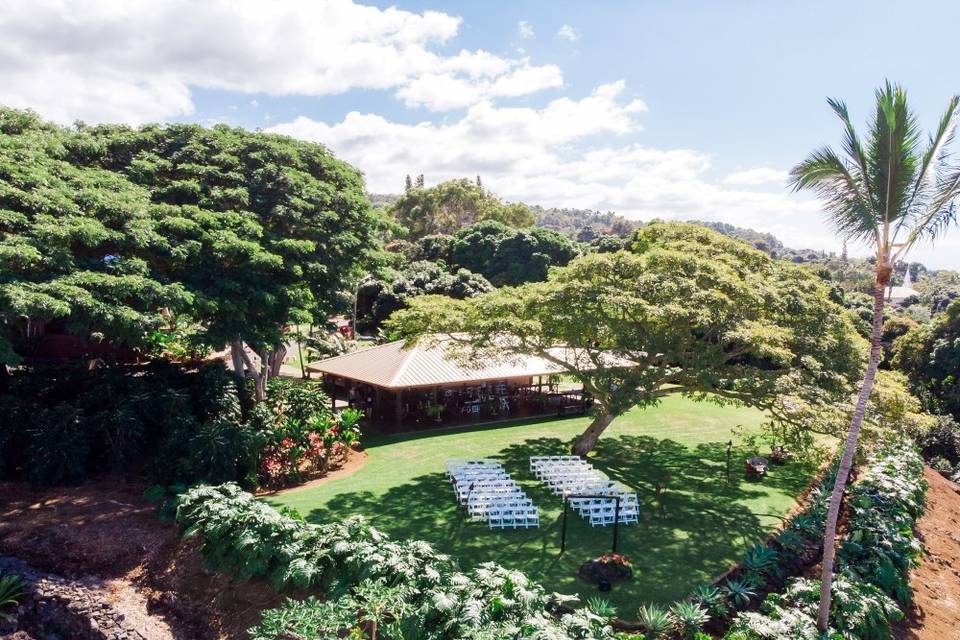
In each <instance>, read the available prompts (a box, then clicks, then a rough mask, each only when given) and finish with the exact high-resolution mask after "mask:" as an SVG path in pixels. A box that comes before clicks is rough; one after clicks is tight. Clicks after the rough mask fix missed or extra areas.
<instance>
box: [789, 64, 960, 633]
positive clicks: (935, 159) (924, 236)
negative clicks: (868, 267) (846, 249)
mask: <svg viewBox="0 0 960 640" xmlns="http://www.w3.org/2000/svg"><path fill="white" fill-rule="evenodd" d="M876 98H877V110H876V115H875V116H874V119H873V120H872V121H871V122H870V123H869V130H868V131H867V138H866V140H865V142H866V146H864V144H863V143H862V142H861V140H860V138H859V137H858V136H857V132H856V130H855V129H854V127H853V125H852V124H851V123H850V117H849V115H848V113H847V107H846V105H845V104H844V103H843V102H840V101H839V100H832V99H828V100H827V102H828V103H829V105H830V107H831V108H832V109H833V111H834V112H835V113H836V114H837V116H839V118H840V121H841V122H842V123H843V126H844V129H845V130H844V139H843V153H842V154H838V153H837V152H835V151H834V150H833V149H831V148H829V147H823V148H821V149H818V150H817V151H814V152H813V153H812V154H810V156H809V157H808V158H807V159H806V160H804V161H803V162H801V163H800V164H798V165H797V166H796V167H794V168H793V169H792V170H791V172H790V176H791V183H792V186H793V188H794V190H800V189H811V190H812V191H814V192H815V193H816V194H817V196H819V198H820V199H821V200H822V202H823V207H824V210H825V211H826V213H827V215H828V217H829V219H830V222H831V223H832V224H833V226H834V227H835V228H836V231H837V234H838V235H839V236H840V237H841V238H842V239H843V240H844V241H848V240H850V241H859V242H865V243H867V244H868V245H870V247H871V249H872V250H873V251H875V252H876V266H875V269H874V271H875V283H874V293H873V298H874V303H873V334H872V336H871V340H870V360H869V362H868V364H867V370H866V373H864V376H863V384H862V386H861V388H860V394H859V397H858V399H857V404H856V407H855V410H854V413H853V418H852V420H851V422H850V431H849V433H848V434H847V439H846V444H845V445H844V450H843V457H842V458H841V459H840V466H839V469H838V472H837V481H836V484H834V487H833V494H832V495H831V497H830V510H829V513H828V515H827V525H826V531H825V532H824V539H823V576H822V591H821V597H820V613H819V617H818V621H817V623H818V626H819V627H820V629H821V630H826V629H827V624H828V619H829V615H830V590H831V586H832V583H833V563H834V556H835V551H836V549H835V537H836V532H837V517H838V515H839V513H840V503H841V499H842V496H843V491H844V488H845V486H846V483H847V478H848V477H849V475H850V468H851V467H852V465H853V458H854V453H855V452H856V448H857V438H858V437H859V435H860V427H861V425H862V424H863V418H864V414H865V413H866V408H867V400H868V399H869V397H870V392H871V390H872V389H873V382H874V377H875V376H876V373H877V365H878V364H879V360H880V353H881V350H880V335H881V331H882V329H883V305H884V291H885V288H886V286H887V284H888V283H889V282H890V277H891V275H892V273H893V265H894V264H895V263H896V261H897V260H901V259H903V257H904V256H905V255H906V253H907V252H908V251H910V249H911V248H912V247H913V246H914V245H916V244H917V243H918V242H921V241H924V242H926V241H933V240H935V239H936V238H937V237H939V236H940V235H941V234H943V232H944V231H946V230H947V228H948V227H950V226H951V225H953V224H955V223H956V221H957V204H958V203H957V200H958V196H960V167H958V166H956V165H953V164H951V163H950V157H949V153H948V147H949V145H950V142H951V140H952V139H953V132H954V124H955V119H956V117H957V105H958V101H960V98H958V96H953V97H952V98H950V101H949V103H948V104H947V110H946V112H944V114H943V116H942V117H941V118H940V123H939V126H938V127H937V131H936V133H935V134H934V135H933V136H932V137H930V139H929V141H928V142H926V143H925V144H924V143H923V142H922V141H921V136H920V131H919V128H918V125H917V119H916V116H915V115H914V113H913V112H912V111H911V110H910V108H909V107H908V106H907V95H906V92H905V91H904V90H903V89H902V88H901V87H900V86H897V85H892V84H891V83H890V82H889V81H887V83H886V85H885V86H884V87H883V88H881V89H878V90H877V92H876Z"/></svg>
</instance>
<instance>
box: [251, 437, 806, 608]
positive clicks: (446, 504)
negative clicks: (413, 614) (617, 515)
mask: <svg viewBox="0 0 960 640" xmlns="http://www.w3.org/2000/svg"><path fill="white" fill-rule="evenodd" d="M567 423H569V424H567ZM582 423H583V421H582V420H580V421H577V420H569V421H555V422H554V423H552V424H538V425H527V426H526V427H524V428H516V427H514V428H513V429H512V432H511V429H503V430H501V431H500V432H498V431H497V430H496V428H491V429H490V430H486V431H485V432H480V433H472V432H471V433H461V432H459V431H455V432H448V433H445V434H442V436H435V437H434V438H430V436H429V434H411V435H410V436H409V437H408V438H402V437H391V438H389V439H386V438H385V439H383V440H379V439H378V440H377V441H375V443H374V445H373V447H372V448H371V449H368V451H369V452H370V455H371V457H372V458H377V457H381V456H382V457H381V461H382V464H380V465H376V464H374V465H370V466H368V467H365V468H364V469H362V470H361V471H360V472H359V473H358V474H356V476H355V477H356V478H357V479H358V482H356V483H355V484H354V487H353V488H351V487H350V486H349V483H348V484H347V485H342V486H340V487H334V488H330V487H320V488H319V490H318V491H304V492H292V493H290V494H287V495H285V496H281V497H278V499H271V500H270V502H272V503H275V504H289V505H291V506H294V507H296V508H297V509H299V510H300V512H301V513H302V514H303V515H304V516H305V517H306V518H307V519H308V520H310V521H313V522H329V521H333V520H337V519H341V518H344V517H347V516H349V515H352V514H355V513H360V514H363V515H366V516H368V517H369V518H370V519H371V520H372V521H373V523H374V524H375V525H376V526H378V527H379V528H381V529H383V530H384V531H386V532H388V533H389V534H391V535H392V536H395V537H398V538H417V539H423V540H428V541H430V542H431V543H433V544H434V545H435V546H436V547H437V548H438V549H440V550H441V551H444V552H446V553H450V554H451V555H453V556H454V557H456V558H457V559H458V560H459V562H460V564H461V566H464V567H470V566H473V565H476V564H478V563H480V562H485V561H495V562H499V563H501V564H503V565H505V566H508V567H511V568H516V569H520V570H523V571H524V572H526V573H527V574H528V575H530V576H531V577H533V578H534V579H536V580H539V581H540V582H542V583H543V584H544V585H545V586H547V588H549V589H552V590H556V591H561V592H567V593H579V594H581V595H582V596H584V597H585V598H586V597H589V596H591V595H594V594H595V593H596V592H595V590H594V587H593V586H591V585H588V584H587V583H585V582H582V581H581V580H579V578H577V575H576V574H577V568H578V567H579V565H580V564H581V563H582V562H583V561H585V560H587V559H589V558H591V557H594V556H597V555H599V554H601V553H604V552H607V551H610V547H611V541H612V533H613V529H612V527H596V528H591V527H590V526H589V524H588V523H587V522H586V521H585V520H583V519H581V518H580V517H579V516H577V515H576V513H575V512H572V511H571V513H570V517H569V519H568V538H567V552H566V554H565V555H564V556H563V557H560V556H559V545H560V529H561V524H560V518H561V513H562V508H561V502H560V499H559V498H558V497H557V496H554V495H553V494H552V493H550V492H549V491H548V490H547V489H546V487H544V486H543V485H541V484H539V483H538V482H537V481H536V480H535V479H534V478H533V477H532V475H531V474H530V472H529V461H528V460H529V457H530V456H533V455H547V454H560V453H566V452H567V451H568V448H569V438H566V437H561V436H566V435H567V433H569V434H571V437H572V435H573V434H575V433H577V432H578V431H579V429H580V428H581V427H580V425H581V424H582ZM626 426H627V427H628V428H627V429H619V431H634V429H631V428H629V426H630V425H629V424H627V425H626ZM537 427H539V428H537ZM636 430H639V429H636ZM650 430H652V431H656V429H650ZM550 431H558V432H560V433H558V434H557V436H552V435H544V432H546V433H549V432H550ZM682 433H683V432H682V431H677V437H676V438H657V437H653V436H651V435H640V434H634V433H621V434H620V435H615V436H608V437H606V438H603V439H601V441H600V443H599V445H598V447H597V450H596V452H595V454H594V455H593V456H592V457H591V462H592V463H593V464H594V465H595V466H596V467H597V468H599V469H600V470H602V471H603V472H604V473H606V474H607V475H609V476H610V477H611V478H613V479H615V480H618V481H620V482H622V483H624V484H625V485H627V486H630V487H633V488H635V489H636V490H637V493H638V497H639V500H640V505H641V519H640V524H639V525H629V526H623V527H621V529H620V544H619V551H620V552H621V553H625V554H627V555H628V556H629V557H630V558H631V560H632V561H633V562H634V576H635V577H634V578H633V580H630V581H627V582H624V583H621V584H618V585H617V586H616V587H615V590H614V591H613V592H611V593H610V594H608V596H606V597H608V599H609V600H611V602H613V603H614V604H615V605H616V606H618V608H619V610H620V613H621V615H622V616H624V617H631V618H632V617H633V616H634V612H635V610H636V607H637V606H638V605H639V604H640V602H641V601H658V602H668V601H671V600H674V599H677V598H680V597H683V596H684V595H686V594H687V593H689V591H690V590H691V589H692V588H693V587H694V586H696V584H697V583H699V582H701V581H705V580H709V579H711V578H713V577H714V576H716V575H718V574H720V573H722V572H723V571H725V570H726V569H727V568H728V567H729V566H730V565H731V564H732V563H734V562H736V561H737V560H739V558H740V556H741V555H742V552H743V550H744V549H745V548H746V547H748V546H750V545H752V544H753V543H755V542H758V541H760V540H762V539H763V538H764V536H765V534H766V533H767V532H769V531H770V530H772V529H773V528H775V527H776V526H777V525H778V524H779V519H778V518H777V517H776V516H780V515H783V514H784V513H785V512H786V511H787V510H789V508H790V507H791V506H792V504H793V497H794V496H796V495H798V494H799V493H801V492H802V491H803V489H804V488H805V486H806V484H807V482H808V481H809V478H810V476H811V474H812V471H813V470H812V469H811V468H809V467H805V466H803V465H800V464H796V463H795V464H790V465H787V466H784V467H774V468H773V470H772V472H771V473H770V475H769V476H768V477H767V478H766V479H765V480H763V481H762V482H761V483H754V482H747V481H744V479H743V471H742V464H743V460H744V459H745V458H746V457H748V456H749V455H752V454H753V453H755V450H751V449H749V448H747V446H746V445H744V444H742V442H741V441H737V442H735V444H734V447H733V451H732V455H731V472H730V482H729V483H728V481H727V475H726V441H725V440H716V441H710V440H708V439H707V437H708V436H710V435H713V436H714V437H716V436H717V435H721V437H722V435H724V434H726V435H727V437H728V438H729V437H730V436H729V433H730V428H729V427H726V428H723V427H719V428H716V429H710V430H707V431H705V432H701V433H698V434H696V435H695V436H691V440H693V441H694V442H692V443H689V444H687V443H684V442H681V441H680V438H682V437H683V436H682V435H681V434H682ZM527 434H529V436H530V437H529V438H526V439H525V438H524V436H525V435H527ZM511 437H512V438H513V440H514V441H513V442H508V443H507V444H506V446H497V445H498V444H500V443H501V442H504V441H509V440H510V439H511ZM478 439H479V440H480V441H481V442H482V441H483V440H485V439H489V440H490V443H489V444H490V445H491V446H490V447H489V448H488V449H487V450H486V451H483V452H479V451H478V447H480V446H481V445H480V443H478V442H477V440H478ZM703 440H706V441H703ZM475 455H486V456H489V457H494V458H497V459H499V460H501V461H502V462H503V463H504V465H505V467H506V468H507V470H508V471H509V472H510V474H511V475H512V476H513V478H514V479H515V480H517V481H518V482H520V483H521V484H522V485H523V486H524V488H525V489H526V490H527V492H528V493H529V495H530V496H531V497H532V498H533V499H534V501H535V503H536V504H537V505H538V506H539V507H540V511H541V522H542V526H541V528H540V529H539V530H522V529H521V530H506V531H491V530H489V529H488V528H487V527H486V525H484V524H483V523H479V522H472V521H470V520H468V519H467V517H466V515H465V514H464V513H463V511H461V510H460V509H459V508H458V505H457V503H456V501H455V499H454V496H453V491H452V489H451V486H450V483H449V481H448V480H447V479H446V477H445V475H444V472H443V464H442V460H443V459H444V458H445V457H456V456H460V457H464V456H475ZM420 471H425V472H423V473H420ZM368 474H374V476H380V477H370V478H367V479H366V481H365V479H364V478H363V476H366V475H368ZM404 475H406V478H405V479H404V480H403V481H399V480H400V478H401V477H402V476H404ZM390 476H395V477H396V479H397V480H398V481H397V482H396V483H393V484H391V483H390V481H389V480H390ZM364 485H366V486H364ZM658 485H660V490H659V491H658ZM769 514H772V515H769Z"/></svg>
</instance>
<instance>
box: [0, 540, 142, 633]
mask: <svg viewBox="0 0 960 640" xmlns="http://www.w3.org/2000/svg"><path fill="white" fill-rule="evenodd" d="M0 573H12V574H14V575H17V576H20V577H21V578H22V579H23V580H24V582H26V587H27V595H25V596H23V597H21V598H20V606H19V608H18V610H17V622H16V623H15V624H14V626H13V628H12V629H10V628H6V629H4V628H2V626H3V625H2V624H0V635H3V634H5V633H12V632H14V631H17V630H20V631H26V632H27V633H29V634H31V635H33V636H36V637H42V638H44V639H46V640H54V639H62V640H67V639H70V640H72V639H74V638H76V639H77V640H147V639H146V638H145V637H144V635H143V634H141V633H140V632H139V631H137V629H135V628H134V627H133V625H131V624H130V623H128V622H126V621H125V620H124V615H123V614H122V613H120V612H119V611H117V610H116V609H115V608H114V607H113V605H111V604H110V603H109V602H107V601H106V600H105V599H104V598H103V597H102V596H101V595H100V594H99V590H98V589H96V588H95V587H93V586H88V585H87V584H84V583H83V582H79V581H76V580H68V579H67V578H63V577H61V576H57V575H53V574H50V573H43V572H41V571H37V570H36V569H33V568H32V567H31V566H30V565H28V564H26V563H25V562H22V561H20V560H17V559H16V558H11V557H5V556H0Z"/></svg>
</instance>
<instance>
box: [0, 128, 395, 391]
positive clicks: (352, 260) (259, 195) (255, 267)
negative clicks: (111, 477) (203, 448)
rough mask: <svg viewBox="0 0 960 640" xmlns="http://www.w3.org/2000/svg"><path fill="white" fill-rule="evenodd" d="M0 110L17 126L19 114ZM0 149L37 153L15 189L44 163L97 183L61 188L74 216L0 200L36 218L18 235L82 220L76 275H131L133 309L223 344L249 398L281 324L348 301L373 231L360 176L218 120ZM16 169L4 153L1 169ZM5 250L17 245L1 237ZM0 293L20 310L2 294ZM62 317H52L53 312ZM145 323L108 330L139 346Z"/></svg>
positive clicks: (271, 367)
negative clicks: (82, 271) (244, 376)
mask: <svg viewBox="0 0 960 640" xmlns="http://www.w3.org/2000/svg"><path fill="white" fill-rule="evenodd" d="M5 113H7V114H8V115H7V116H6V117H7V118H9V119H11V120H14V121H16V120H17V119H19V118H24V117H27V116H25V115H24V114H22V112H5ZM32 138H36V139H37V140H34V141H33V142H31V139H32ZM5 140H6V142H7V143H8V144H9V145H15V146H16V145H19V146H24V145H28V144H34V145H36V147H37V148H38V149H39V151H37V152H36V153H37V155H38V157H37V158H35V159H34V160H35V162H31V163H29V164H26V166H25V167H24V168H23V169H21V172H22V173H24V174H25V176H26V177H24V176H20V177H19V178H18V180H19V182H22V183H24V184H25V187H29V182H24V181H25V180H29V178H30V176H33V178H34V180H35V182H36V181H40V178H39V177H38V176H39V174H38V173H37V172H39V171H40V170H41V169H40V168H42V167H45V166H47V164H49V163H57V162H58V163H59V164H56V165H54V169H51V171H54V173H55V175H56V177H58V178H60V177H62V176H64V175H66V176H72V175H74V174H76V175H77V176H83V177H85V178H86V179H87V180H93V181H98V180H99V181H100V182H99V183H98V184H97V185H96V186H97V190H96V191H91V190H90V189H88V188H87V186H86V185H85V184H64V185H63V187H62V188H61V189H60V191H59V192H60V193H61V194H62V195H63V197H64V198H67V199H68V200H69V199H72V200H74V201H75V204H74V205H73V208H72V209H68V208H66V207H59V208H57V207H56V206H52V205H51V206H46V207H45V210H44V214H45V215H46V216H47V217H36V216H35V215H34V214H33V211H34V209H36V208H37V207H36V205H35V201H36V195H35V193H36V191H37V189H36V188H34V189H33V190H32V191H31V190H30V189H29V188H22V189H21V191H24V192H26V194H27V195H26V196H23V197H20V198H19V199H18V200H15V199H12V198H7V199H5V202H7V203H9V204H7V205H5V207H6V208H7V209H10V210H11V211H12V214H11V215H10V216H8V217H11V219H20V218H17V217H16V216H17V215H20V216H22V215H28V216H29V215H34V217H35V219H34V220H27V221H26V222H25V223H23V225H22V226H24V227H25V233H28V234H34V235H36V234H37V233H38V232H39V230H41V228H42V227H41V226H42V225H44V224H46V225H48V226H50V227H52V228H55V229H56V228H59V229H73V228H74V227H75V226H76V225H77V222H76V219H77V216H76V215H71V212H72V211H77V212H79V214H80V215H81V216H82V218H83V220H82V222H83V226H82V227H79V228H78V231H77V232H76V234H79V240H80V242H86V243H87V244H89V245H90V246H89V247H88V248H87V249H85V250H84V251H85V253H84V258H85V259H86V262H85V263H84V264H83V265H82V266H84V267H85V268H86V269H87V270H89V268H90V267H89V264H94V265H96V264H97V263H98V261H99V266H96V269H98V270H100V271H103V272H105V273H108V274H109V273H112V272H120V273H121V274H122V275H124V276H125V277H126V278H127V279H128V280H129V279H130V278H131V277H133V275H135V276H137V277H139V278H141V280H140V281H137V285H138V286H139V289H137V290H132V287H128V290H125V291H126V293H128V294H129V297H130V298H131V299H132V300H133V303H132V304H135V305H137V306H136V307H134V309H139V308H140V307H142V308H143V310H144V313H148V314H152V315H157V314H160V313H163V314H166V315H169V314H178V315H180V316H181V317H183V318H185V319H186V320H187V321H188V322H191V323H195V324H196V325H198V326H199V327H200V331H199V333H198V334H197V339H198V340H200V341H202V342H203V343H205V344H207V345H209V346H212V347H215V348H221V347H223V346H224V345H226V344H230V345H231V348H232V353H233V361H234V367H235V370H236V371H238V372H243V371H244V370H246V371H247V373H248V374H249V375H250V376H252V377H253V379H254V381H255V389H256V396H257V398H262V397H263V395H264V394H265V392H266V382H267V379H268V378H269V377H271V376H272V375H275V374H276V373H277V372H278V370H279V367H280V364H281V363H282V361H283V356H284V353H285V345H286V342H287V337H286V336H285V335H284V330H285V327H287V326H288V325H290V324H293V323H305V322H310V321H311V320H314V319H318V318H325V317H326V315H327V314H328V313H329V312H330V311H331V307H332V305H334V304H335V303H336V302H340V301H342V300H343V299H344V297H343V296H342V295H340V293H341V290H342V289H343V288H344V287H345V283H346V282H347V281H348V280H351V279H354V280H355V279H356V276H357V275H358V274H357V272H358V266H359V264H360V262H361V261H362V260H363V259H364V257H365V254H366V252H367V249H368V247H369V245H370V234H371V233H372V231H373V230H374V227H375V226H376V225H375V220H374V219H373V218H372V215H371V207H370V204H369V201H368V200H367V197H366V195H365V194H364V187H363V179H362V176H361V175H360V173H359V172H358V171H356V170H355V169H353V168H352V167H350V166H349V165H347V164H345V163H343V162H341V161H339V160H337V159H336V158H334V157H333V156H332V155H331V154H330V152H329V151H328V150H327V149H326V148H324V147H323V146H321V145H317V144H312V143H305V142H299V141H296V140H294V139H291V138H288V137H284V136H279V135H270V134H265V133H261V132H250V131H245V130H243V129H237V128H231V127H227V126H223V125H218V126H216V127H213V128H205V127H201V126H197V125H164V126H161V125H147V126H144V127H140V128H137V129H133V128H129V127H123V126H98V127H80V128H79V129H78V130H66V129H59V128H55V127H51V126H49V125H42V124H41V125H37V126H36V127H34V128H33V129H31V130H29V131H20V132H16V131H14V132H12V133H9V134H7V138H5ZM58 143H59V144H60V145H61V146H62V148H63V150H62V151H61V150H60V147H56V146H55V145H56V144H58ZM51 149H53V150H52V151H51ZM40 156H45V157H46V156H49V157H50V159H49V160H44V159H43V158H42V157H40ZM17 161H18V158H17V157H16V155H13V156H11V157H10V159H9V160H8V161H7V163H6V164H8V165H14V164H16V163H17ZM45 163H47V164H45ZM21 164H23V163H22V162H21ZM74 182H75V180H74ZM14 184H19V183H18V182H14ZM41 184H42V181H41ZM4 188H6V187H4ZM40 192H41V193H44V190H43V189H41V190H40ZM128 210H129V212H128ZM124 216H126V218H125V217H124ZM127 218H131V219H130V220H128V219H127ZM101 227H103V228H106V229H108V230H112V229H114V228H116V229H121V230H122V233H124V234H126V238H127V239H124V238H119V239H112V238H111V237H109V236H108V235H106V234H105V232H103V231H102V230H101ZM97 234H100V235H99V236H98V235H97ZM47 235H49V233H48V234H47ZM5 242H7V243H16V242H19V240H17V239H15V238H10V237H5ZM71 246H72V247H78V246H80V243H78V242H77V241H73V244H72V245H71ZM38 252H39V253H40V254H41V255H43V254H44V253H45V252H46V253H49V254H50V255H49V256H47V259H48V260H49V262H50V266H49V267H48V268H44V269H41V270H40V271H39V273H40V275H41V277H46V276H45V275H44V274H48V273H53V272H55V270H56V269H57V268H59V267H56V266H54V264H61V263H60V262H59V261H55V259H56V258H57V256H56V255H55V254H52V253H50V252H49V251H47V250H44V249H42V248H40V249H38ZM18 259H19V260H20V261H21V262H22V261H23V259H24V258H23V257H20V258H18ZM68 268H69V270H70V271H71V272H73V271H76V270H78V268H79V267H77V268H75V267H74V266H73V265H69V267H68ZM131 274H133V275H131ZM72 277H73V278H74V279H76V278H77V276H72ZM10 279H11V280H12V282H11V284H10V290H11V291H13V292H14V293H16V291H17V289H15V288H13V287H15V286H20V287H21V288H22V283H23V282H24V281H25V280H29V279H28V278H27V277H25V276H21V275H14V276H13V277H11V278H10ZM123 282H126V281H123ZM150 283H158V284H157V285H156V286H153V285H151V284H150ZM98 286H99V287H100V289H101V290H102V288H103V286H102V285H98ZM178 293H179V294H180V295H179V296H177V295H175V294H178ZM5 298H6V299H7V300H13V301H14V302H16V301H17V298H16V297H15V296H12V295H6V296H5ZM118 302H122V301H115V300H106V301H105V302H104V305H102V306H100V307H97V308H96V309H81V310H80V311H82V313H78V311H77V308H74V309H73V311H72V314H73V315H77V316H79V317H80V318H83V319H84V321H87V322H89V320H90V318H96V317H97V316H96V315H95V314H93V313H92V312H93V311H96V312H99V313H101V314H104V313H105V314H108V315H109V316H110V317H111V318H114V317H121V318H128V319H130V318H133V316H132V315H131V314H130V312H128V311H126V310H125V309H120V308H118V307H117V304H118ZM34 306H36V305H34ZM88 307H89V305H88ZM5 309H12V311H7V312H6V313H5V315H6V316H9V315H11V314H13V313H16V312H17V309H16V307H14V306H13V305H12V304H11V303H10V302H8V303H6V304H5ZM67 311H68V310H67V309H64V308H60V309H57V310H55V311H53V312H52V315H54V316H64V315H65V314H66V313H67ZM21 315H24V314H21ZM26 315H29V314H26ZM142 325H144V322H139V324H134V325H132V326H131V330H130V331H127V332H126V333H125V334H118V332H117V331H116V330H113V329H109V328H108V329H109V330H108V331H105V332H104V333H105V334H107V335H109V336H110V337H115V336H116V337H123V338H136V337H137V336H135V335H131V334H137V333H139V334H140V335H142V334H143V328H144V327H143V326H142ZM245 347H249V348H250V350H252V351H253V353H254V354H255V357H252V356H251V355H250V354H249V353H248V350H247V348H245Z"/></svg>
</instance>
